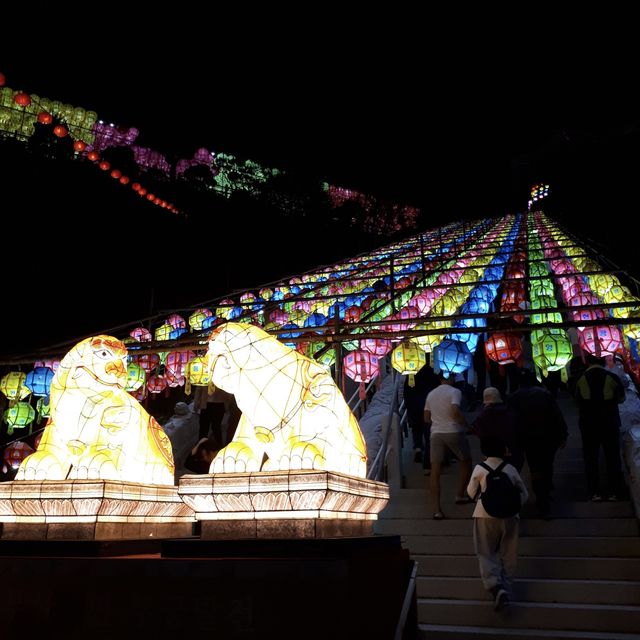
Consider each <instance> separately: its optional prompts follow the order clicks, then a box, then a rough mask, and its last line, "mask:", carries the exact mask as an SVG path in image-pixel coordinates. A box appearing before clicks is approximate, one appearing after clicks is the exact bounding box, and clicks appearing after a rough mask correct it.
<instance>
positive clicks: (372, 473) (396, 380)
mask: <svg viewBox="0 0 640 640" xmlns="http://www.w3.org/2000/svg"><path fill="white" fill-rule="evenodd" d="M391 375H392V376H393V397H392V399H391V404H390V405H389V412H388V414H387V417H386V420H385V422H384V424H383V427H382V443H381V444H380V448H379V449H378V453H377V454H376V457H375V458H374V460H373V462H372V463H371V467H370V468H369V473H367V478H368V479H369V480H378V481H381V480H382V479H383V477H384V474H383V471H384V462H386V459H387V452H388V449H389V439H390V438H391V421H392V420H393V414H394V413H397V409H398V391H399V389H400V383H401V381H402V376H401V375H399V374H397V373H396V372H395V371H393V372H391ZM401 449H402V430H401V429H398V447H397V462H398V471H399V473H400V477H401V478H402V455H401V453H400V451H401Z"/></svg>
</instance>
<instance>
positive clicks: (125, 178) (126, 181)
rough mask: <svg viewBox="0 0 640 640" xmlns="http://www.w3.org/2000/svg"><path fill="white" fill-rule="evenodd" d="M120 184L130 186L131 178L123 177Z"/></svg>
mask: <svg viewBox="0 0 640 640" xmlns="http://www.w3.org/2000/svg"><path fill="white" fill-rule="evenodd" d="M120 184H129V178H128V177H127V176H122V177H121V178H120Z"/></svg>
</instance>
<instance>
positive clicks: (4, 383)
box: [0, 371, 31, 401]
mask: <svg viewBox="0 0 640 640" xmlns="http://www.w3.org/2000/svg"><path fill="white" fill-rule="evenodd" d="M26 379H27V374H26V373H22V372H21V371H10V372H9V373H7V374H6V375H4V376H3V377H2V379H1V380H0V391H2V393H4V395H5V396H7V398H9V400H10V401H16V400H23V399H24V398H26V397H27V396H28V395H29V394H30V393H31V390H30V389H29V388H28V387H26V386H25V384H24V383H25V381H26Z"/></svg>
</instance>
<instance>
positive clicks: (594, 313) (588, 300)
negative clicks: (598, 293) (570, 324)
mask: <svg viewBox="0 0 640 640" xmlns="http://www.w3.org/2000/svg"><path fill="white" fill-rule="evenodd" d="M568 304H569V306H571V307H584V306H587V305H594V304H598V298H596V297H595V296H594V295H591V294H586V293H583V294H578V295H575V296H573V297H572V298H570V299H569V300H568ZM571 315H572V316H573V319H574V320H575V321H576V322H580V321H581V320H601V319H603V318H604V317H605V315H604V311H603V310H602V309H582V310H581V311H572V312H571Z"/></svg>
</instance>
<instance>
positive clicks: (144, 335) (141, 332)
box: [129, 327, 153, 342]
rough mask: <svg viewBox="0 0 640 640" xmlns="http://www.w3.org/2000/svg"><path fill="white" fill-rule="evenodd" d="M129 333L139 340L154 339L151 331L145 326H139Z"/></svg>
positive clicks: (148, 340) (147, 340) (149, 340)
mask: <svg viewBox="0 0 640 640" xmlns="http://www.w3.org/2000/svg"><path fill="white" fill-rule="evenodd" d="M129 335H130V336H131V337H132V338H133V339H134V340H137V341H138V342H151V340H152V339H153V338H152V336H151V332H150V331H148V330H147V329H145V328H144V327H137V328H136V329H134V330H133V331H131V332H130V333H129Z"/></svg>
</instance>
